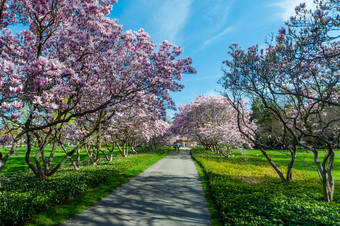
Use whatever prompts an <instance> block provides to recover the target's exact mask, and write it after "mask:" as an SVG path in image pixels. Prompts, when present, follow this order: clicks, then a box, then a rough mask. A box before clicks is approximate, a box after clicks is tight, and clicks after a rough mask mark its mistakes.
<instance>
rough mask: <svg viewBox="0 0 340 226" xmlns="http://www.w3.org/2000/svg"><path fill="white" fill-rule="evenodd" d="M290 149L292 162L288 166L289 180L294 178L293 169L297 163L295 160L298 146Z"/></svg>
mask: <svg viewBox="0 0 340 226" xmlns="http://www.w3.org/2000/svg"><path fill="white" fill-rule="evenodd" d="M289 151H290V155H291V159H290V162H289V164H288V166H287V176H286V181H287V182H291V181H292V180H293V171H292V170H293V166H294V163H295V160H296V151H297V148H296V146H294V147H292V148H291V149H289Z"/></svg>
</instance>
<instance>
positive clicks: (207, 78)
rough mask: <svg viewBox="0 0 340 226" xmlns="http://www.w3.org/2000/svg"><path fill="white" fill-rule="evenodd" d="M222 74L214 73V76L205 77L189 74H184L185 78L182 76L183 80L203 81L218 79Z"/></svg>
mask: <svg viewBox="0 0 340 226" xmlns="http://www.w3.org/2000/svg"><path fill="white" fill-rule="evenodd" d="M221 77H222V75H215V76H206V77H202V76H201V77H190V76H188V77H187V76H186V77H185V78H183V82H196V81H204V80H212V79H213V80H216V81H217V80H218V79H219V78H221Z"/></svg>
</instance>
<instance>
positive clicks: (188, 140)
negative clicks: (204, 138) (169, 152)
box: [177, 137, 198, 147]
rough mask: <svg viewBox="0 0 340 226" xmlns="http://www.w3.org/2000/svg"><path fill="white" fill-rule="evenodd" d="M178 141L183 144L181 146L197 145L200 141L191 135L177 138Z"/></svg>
mask: <svg viewBox="0 0 340 226" xmlns="http://www.w3.org/2000/svg"><path fill="white" fill-rule="evenodd" d="M177 142H179V143H180V144H181V147H196V146H197V144H198V142H197V141H195V140H193V139H191V138H189V137H181V138H179V139H177Z"/></svg>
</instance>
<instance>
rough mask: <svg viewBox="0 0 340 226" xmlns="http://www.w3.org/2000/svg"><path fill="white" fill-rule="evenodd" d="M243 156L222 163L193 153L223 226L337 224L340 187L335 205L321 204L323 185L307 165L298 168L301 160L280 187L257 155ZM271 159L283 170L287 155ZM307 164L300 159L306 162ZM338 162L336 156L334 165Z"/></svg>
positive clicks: (339, 221)
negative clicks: (204, 176) (224, 225)
mask: <svg viewBox="0 0 340 226" xmlns="http://www.w3.org/2000/svg"><path fill="white" fill-rule="evenodd" d="M245 153H246V155H242V154H241V153H239V152H237V151H233V154H232V155H233V156H232V157H230V158H229V159H226V158H224V157H223V156H219V155H216V154H214V153H211V152H208V151H206V150H203V149H199V148H198V149H194V150H192V155H193V157H194V158H195V159H196V160H197V162H198V163H199V164H200V165H201V166H202V167H203V169H204V170H205V172H206V176H207V178H208V181H209V187H210V189H211V194H212V196H213V200H214V202H215V204H216V206H217V208H218V212H219V215H220V217H221V219H222V221H223V222H224V223H225V224H227V225H239V224H250V225H268V224H269V225H270V224H277V225H280V224H287V225H289V224H290V225H296V224H298V225H301V224H302V225H320V224H324V225H334V224H340V192H339V187H336V190H335V194H334V201H333V202H332V203H326V202H324V201H323V193H322V186H321V184H320V182H319V180H318V177H317V175H316V174H315V173H314V172H313V171H314V169H313V168H312V167H311V166H308V165H305V164H301V163H303V162H302V161H301V163H297V164H296V166H295V169H294V174H293V182H291V183H289V184H283V183H282V182H281V181H280V180H279V178H278V176H277V175H276V172H275V171H274V170H273V169H272V167H271V166H270V164H269V163H268V162H267V160H266V159H265V158H264V157H263V156H262V154H261V152H259V151H257V150H251V151H249V150H247V151H245ZM300 154H302V153H300ZM270 155H271V157H272V158H273V160H274V161H275V162H277V163H278V164H279V167H280V168H281V169H282V170H284V169H285V168H286V165H287V164H288V161H289V158H288V156H286V155H285V154H282V153H278V152H270ZM312 159H313V158H312V157H310V156H309V155H307V156H305V160H306V161H312ZM337 162H339V156H337V157H336V160H335V165H336V164H337ZM338 170H339V168H338V166H337V167H336V168H335V169H334V172H335V175H336V179H337V180H339V177H338V172H337V171H338ZM336 186H337V185H336Z"/></svg>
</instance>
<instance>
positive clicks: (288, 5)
mask: <svg viewBox="0 0 340 226" xmlns="http://www.w3.org/2000/svg"><path fill="white" fill-rule="evenodd" d="M303 2H304V3H306V6H307V8H309V9H315V4H314V3H313V0H280V1H278V2H276V3H273V4H270V6H275V7H279V8H280V9H281V10H280V12H279V13H278V16H279V17H280V18H281V19H282V20H288V19H289V18H290V17H291V16H294V15H295V7H296V6H298V5H300V3H303Z"/></svg>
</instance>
